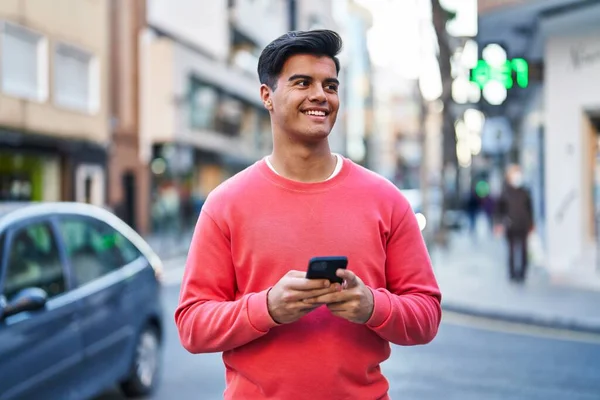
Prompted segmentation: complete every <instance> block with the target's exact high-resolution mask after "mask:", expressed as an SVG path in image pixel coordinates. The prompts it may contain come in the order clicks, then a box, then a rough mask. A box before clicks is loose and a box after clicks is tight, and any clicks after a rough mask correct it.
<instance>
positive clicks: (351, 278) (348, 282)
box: [335, 268, 359, 288]
mask: <svg viewBox="0 0 600 400" xmlns="http://www.w3.org/2000/svg"><path fill="white" fill-rule="evenodd" d="M335 274H336V275H337V276H339V277H340V278H342V279H343V280H344V286H345V287H346V288H353V287H356V286H358V283H359V280H358V277H357V276H356V274H355V273H354V272H352V271H350V270H348V269H343V268H339V269H338V270H337V271H336V273H335Z"/></svg>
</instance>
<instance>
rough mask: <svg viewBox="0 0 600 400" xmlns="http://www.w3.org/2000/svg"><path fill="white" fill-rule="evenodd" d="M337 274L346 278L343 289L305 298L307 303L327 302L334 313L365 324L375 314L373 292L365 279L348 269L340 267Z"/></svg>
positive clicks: (318, 303) (319, 303)
mask: <svg viewBox="0 0 600 400" xmlns="http://www.w3.org/2000/svg"><path fill="white" fill-rule="evenodd" d="M336 275H337V276H339V277H340V278H342V279H343V280H344V286H343V290H341V291H338V292H336V293H327V294H324V295H322V296H319V297H313V298H309V299H307V300H305V302H306V303H307V304H311V305H314V304H317V305H321V304H327V308H329V310H330V311H331V313H332V314H333V315H337V316H338V317H342V318H344V319H347V320H348V321H351V322H354V323H357V324H364V323H366V322H367V321H368V320H369V318H371V315H372V314H373V307H374V302H373V293H372V292H371V290H370V289H369V288H368V287H367V286H365V284H364V283H363V281H362V280H361V279H360V278H359V277H358V276H356V275H355V274H354V272H352V271H350V270H347V269H338V270H337V272H336Z"/></svg>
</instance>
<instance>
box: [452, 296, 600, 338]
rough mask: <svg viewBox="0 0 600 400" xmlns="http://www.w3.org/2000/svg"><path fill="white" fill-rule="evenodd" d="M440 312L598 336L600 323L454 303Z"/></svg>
mask: <svg viewBox="0 0 600 400" xmlns="http://www.w3.org/2000/svg"><path fill="white" fill-rule="evenodd" d="M442 310H443V311H450V312H454V313H457V314H463V315H469V316H472V317H480V318H488V319H493V320H497V321H505V322H512V323H517V324H524V325H531V326H537V327H542V328H553V329H561V330H567V331H573V332H581V333H591V334H600V323H587V322H583V321H576V320H574V319H570V318H563V317H543V316H539V315H533V314H528V313H526V312H509V311H498V310H491V309H481V308H476V307H472V306H465V305H462V304H456V303H454V304H453V303H444V301H443V300H442Z"/></svg>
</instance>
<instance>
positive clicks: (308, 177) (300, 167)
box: [269, 140, 337, 183]
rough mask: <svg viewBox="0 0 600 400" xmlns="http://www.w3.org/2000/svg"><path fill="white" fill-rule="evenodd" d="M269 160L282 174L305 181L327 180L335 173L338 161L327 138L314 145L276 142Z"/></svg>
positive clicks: (295, 179)
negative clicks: (292, 144) (282, 144)
mask: <svg viewBox="0 0 600 400" xmlns="http://www.w3.org/2000/svg"><path fill="white" fill-rule="evenodd" d="M269 161H271V164H272V165H273V168H275V170H276V171H277V173H279V174H280V175H281V176H283V177H285V178H287V179H291V180H294V181H298V182H305V183H312V182H321V181H324V180H326V179H327V178H329V176H330V175H331V174H332V173H333V171H334V169H335V165H336V162H337V160H336V158H335V156H334V155H333V154H331V151H330V149H329V143H328V142H327V140H323V141H322V142H320V143H318V144H315V145H314V146H306V145H300V144H298V145H296V146H290V145H289V143H288V144H286V146H277V145H276V144H274V146H273V153H272V154H271V155H270V156H269Z"/></svg>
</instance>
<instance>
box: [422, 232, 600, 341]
mask: <svg viewBox="0 0 600 400" xmlns="http://www.w3.org/2000/svg"><path fill="white" fill-rule="evenodd" d="M431 257H432V261H433V264H434V269H435V274H436V277H437V279H438V282H439V284H440V287H441V289H442V307H443V308H444V309H445V310H448V311H455V312H460V313H464V314H470V315H476V316H483V317H489V318H494V319H501V320H506V321H511V322H521V323H527V324H534V325H540V326H547V327H554V328H563V329H571V330H577V331H584V332H594V333H600V291H595V290H590V289H583V288H575V287H573V286H564V285H560V284H557V283H555V282H552V281H551V279H550V276H549V275H548V274H547V272H546V270H544V269H543V268H540V267H533V266H532V267H530V269H529V272H528V277H527V281H526V282H525V283H524V284H518V283H512V282H510V281H509V279H508V267H507V265H506V264H507V262H506V257H507V256H506V249H505V243H504V240H503V238H501V237H500V238H496V237H493V236H492V235H491V233H487V232H482V230H480V231H479V232H478V234H477V235H476V237H475V238H473V237H471V236H469V234H467V233H462V232H461V233H456V234H454V235H453V236H451V239H450V245H449V248H448V250H443V249H433V250H432V251H431Z"/></svg>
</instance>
